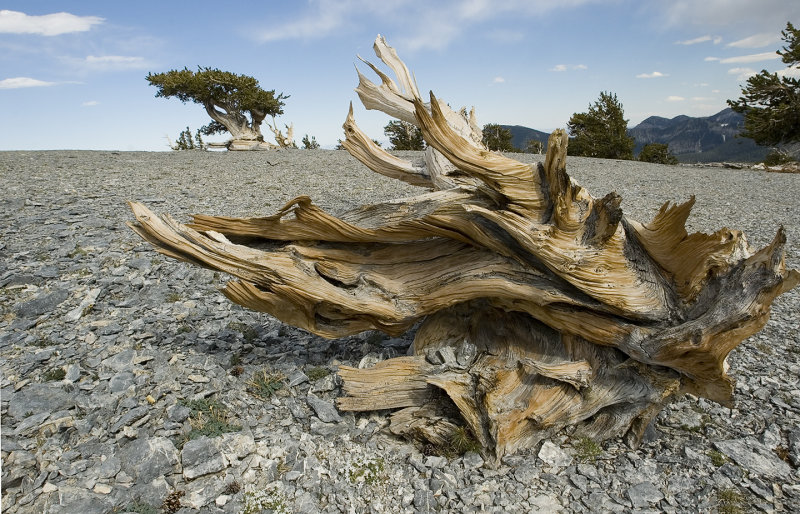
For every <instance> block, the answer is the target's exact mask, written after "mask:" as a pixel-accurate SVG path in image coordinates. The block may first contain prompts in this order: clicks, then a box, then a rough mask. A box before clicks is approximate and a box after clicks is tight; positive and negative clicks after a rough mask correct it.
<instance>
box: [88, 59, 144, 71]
mask: <svg viewBox="0 0 800 514" xmlns="http://www.w3.org/2000/svg"><path fill="white" fill-rule="evenodd" d="M83 64H86V65H88V66H90V67H92V68H100V69H115V70H118V69H142V68H146V67H147V65H148V64H147V62H146V61H145V59H144V57H132V56H125V55H99V56H98V55H89V56H87V57H86V58H85V59H84V60H83Z"/></svg>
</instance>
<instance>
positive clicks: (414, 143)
mask: <svg viewBox="0 0 800 514" xmlns="http://www.w3.org/2000/svg"><path fill="white" fill-rule="evenodd" d="M383 133H384V134H385V135H386V136H388V137H389V142H390V143H391V144H392V149H393V150H424V149H425V140H424V139H423V138H422V131H421V130H420V129H419V128H417V127H416V126H414V125H412V124H411V123H408V122H407V121H398V120H395V121H390V122H389V123H388V124H387V125H386V126H385V127H383Z"/></svg>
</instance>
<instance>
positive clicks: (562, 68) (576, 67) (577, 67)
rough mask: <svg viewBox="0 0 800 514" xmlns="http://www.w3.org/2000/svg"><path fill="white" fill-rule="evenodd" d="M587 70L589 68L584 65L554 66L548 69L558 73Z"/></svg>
mask: <svg viewBox="0 0 800 514" xmlns="http://www.w3.org/2000/svg"><path fill="white" fill-rule="evenodd" d="M588 69H589V67H588V66H586V65H585V64H556V65H555V66H553V67H552V68H550V71H558V72H561V71H568V70H575V71H582V70H588Z"/></svg>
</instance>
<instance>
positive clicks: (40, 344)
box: [31, 337, 54, 348]
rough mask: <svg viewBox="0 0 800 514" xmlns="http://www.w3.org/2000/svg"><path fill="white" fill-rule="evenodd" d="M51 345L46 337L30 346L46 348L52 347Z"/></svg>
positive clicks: (51, 342)
mask: <svg viewBox="0 0 800 514" xmlns="http://www.w3.org/2000/svg"><path fill="white" fill-rule="evenodd" d="M53 344H54V343H53V341H51V340H50V339H48V338H46V337H40V338H38V339H37V340H36V341H34V342H33V343H31V345H32V346H35V347H37V348H47V347H48V346H53Z"/></svg>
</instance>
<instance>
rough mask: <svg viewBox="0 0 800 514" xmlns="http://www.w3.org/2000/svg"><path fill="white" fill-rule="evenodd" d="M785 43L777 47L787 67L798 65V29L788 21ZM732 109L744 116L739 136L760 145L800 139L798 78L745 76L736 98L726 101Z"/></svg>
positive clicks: (777, 75) (784, 35)
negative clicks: (740, 91)
mask: <svg viewBox="0 0 800 514" xmlns="http://www.w3.org/2000/svg"><path fill="white" fill-rule="evenodd" d="M781 36H782V39H783V41H785V42H786V46H784V47H783V51H781V50H778V51H777V54H778V55H780V56H781V59H782V60H783V62H784V63H785V64H786V65H787V66H788V68H792V67H794V68H795V69H797V66H798V65H800V29H796V28H794V26H793V25H792V24H791V23H787V24H786V30H783V31H782V32H781ZM728 105H730V107H731V109H733V110H734V111H736V112H738V113H740V114H743V115H744V131H743V132H742V134H741V135H742V136H744V137H749V138H750V139H752V140H753V141H755V142H756V144H759V145H762V146H773V147H777V146H781V145H786V144H789V143H797V142H800V79H797V78H794V77H789V76H787V75H782V76H781V75H779V74H778V73H769V72H768V71H767V70H761V73H759V74H758V75H754V76H752V77H750V78H749V79H747V84H746V85H745V86H744V87H743V88H742V96H741V97H739V99H738V100H728Z"/></svg>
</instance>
